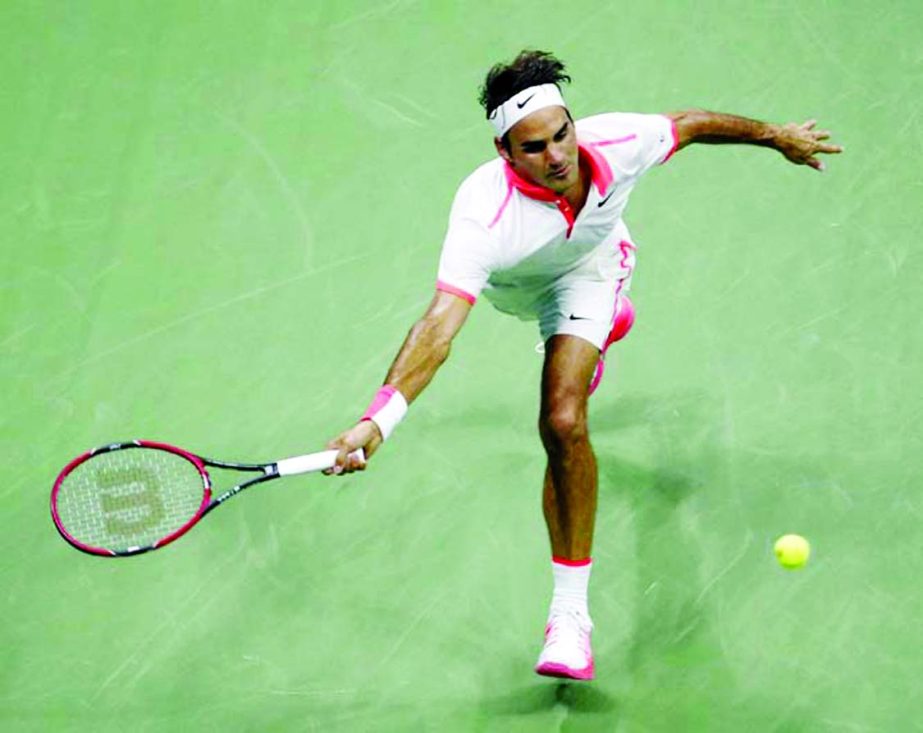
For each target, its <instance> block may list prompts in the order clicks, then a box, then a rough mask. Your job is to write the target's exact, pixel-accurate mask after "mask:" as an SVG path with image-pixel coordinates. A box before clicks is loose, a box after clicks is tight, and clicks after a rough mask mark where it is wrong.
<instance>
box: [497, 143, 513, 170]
mask: <svg viewBox="0 0 923 733" xmlns="http://www.w3.org/2000/svg"><path fill="white" fill-rule="evenodd" d="M494 147H495V148H496V149H497V154H498V155H499V156H500V157H501V158H503V160H505V161H506V162H507V163H509V164H510V165H513V159H512V158H511V157H510V154H509V152H507V149H506V148H505V147H503V141H502V140H501V139H500V138H499V137H495V138H494Z"/></svg>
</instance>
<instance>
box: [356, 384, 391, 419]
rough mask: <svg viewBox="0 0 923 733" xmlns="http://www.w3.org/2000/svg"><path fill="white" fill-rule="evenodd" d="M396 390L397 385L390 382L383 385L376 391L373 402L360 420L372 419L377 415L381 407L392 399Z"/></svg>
mask: <svg viewBox="0 0 923 733" xmlns="http://www.w3.org/2000/svg"><path fill="white" fill-rule="evenodd" d="M395 392H397V387H392V386H391V385H390V384H386V385H385V386H384V387H381V388H380V389H379V390H378V391H377V392H376V393H375V397H374V399H373V400H372V404H370V405H369V406H368V408H367V409H366V411H365V412H364V413H363V415H362V417H361V418H359V422H362V421H363V420H371V419H372V418H373V417H375V415H377V414H378V412H379V411H380V410H381V408H382V407H384V406H385V405H387V404H388V400H390V399H391V396H392V395H393V394H394V393H395Z"/></svg>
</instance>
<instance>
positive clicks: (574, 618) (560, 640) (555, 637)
mask: <svg viewBox="0 0 923 733" xmlns="http://www.w3.org/2000/svg"><path fill="white" fill-rule="evenodd" d="M592 631H593V622H592V621H591V620H590V617H589V616H588V615H586V614H585V613H583V612H581V611H578V610H577V609H575V608H561V609H556V608H552V609H551V613H550V614H549V615H548V624H547V625H546V626H545V647H544V649H542V653H541V654H540V655H539V657H538V663H537V664H536V665H535V671H536V672H537V673H538V674H540V675H544V676H546V677H565V678H567V679H572V680H591V679H593V672H594V670H593V650H592V648H591V647H590V634H591V633H592Z"/></svg>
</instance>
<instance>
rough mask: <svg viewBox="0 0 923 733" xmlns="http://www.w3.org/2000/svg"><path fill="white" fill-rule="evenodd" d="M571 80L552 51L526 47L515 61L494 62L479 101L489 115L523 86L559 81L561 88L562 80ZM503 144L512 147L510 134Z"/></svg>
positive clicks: (504, 138)
mask: <svg viewBox="0 0 923 733" xmlns="http://www.w3.org/2000/svg"><path fill="white" fill-rule="evenodd" d="M569 81H570V77H569V76H568V75H567V74H565V73H564V64H563V63H562V62H561V61H559V60H558V59H556V58H555V57H554V56H553V55H552V54H550V53H548V52H547V51H530V50H525V51H522V52H520V54H519V55H518V56H517V57H516V58H515V59H513V61H512V63H509V64H494V66H493V67H492V68H491V70H490V71H488V72H487V78H486V79H485V80H484V85H483V86H482V87H481V92H480V95H479V96H478V101H479V102H480V103H481V106H482V107H483V108H484V112H485V113H486V116H487V117H488V118H489V117H490V113H491V112H493V111H494V110H495V109H496V108H497V107H499V106H500V105H501V104H503V103H504V102H505V101H506V100H507V99H509V98H510V97H512V96H514V95H516V94H518V93H519V92H521V91H522V90H523V89H528V88H529V87H532V86H537V85H539V84H556V85H557V86H558V87H559V88H560V86H561V83H562V82H569ZM568 116H569V115H568ZM503 145H504V147H505V148H506V149H507V150H509V149H510V142H509V135H504V136H503Z"/></svg>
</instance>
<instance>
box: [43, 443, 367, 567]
mask: <svg viewBox="0 0 923 733" xmlns="http://www.w3.org/2000/svg"><path fill="white" fill-rule="evenodd" d="M351 455H352V456H355V457H356V458H358V459H359V460H360V461H364V460H365V455H364V453H363V452H362V449H359V450H357V451H355V452H354V453H352V454H351ZM336 456H337V451H335V450H327V451H321V452H319V453H309V454H307V455H303V456H295V457H294V458H285V459H283V460H281V461H276V462H275V463H262V464H255V463H227V462H225V461H213V460H210V459H208V458H202V457H201V456H197V455H195V454H194V453H190V452H189V451H186V450H183V449H182V448H177V447H175V446H172V445H167V444H166V443H155V442H151V441H147V440H132V441H130V442H128V443H113V444H111V445H106V446H103V447H102V448H96V449H95V450H91V451H89V452H88V453H84V454H83V455H82V456H79V457H77V458H75V459H74V460H73V461H71V462H70V463H69V464H67V466H65V468H64V470H63V471H61V473H60V474H59V475H58V478H57V480H56V481H55V482H54V488H52V490H51V518H52V519H53V520H54V524H55V527H57V528H58V532H60V533H61V536H62V537H63V538H64V539H65V540H67V542H69V543H70V544H71V545H73V546H74V547H76V548H77V549H78V550H82V551H83V552H88V553H90V554H91V555H103V556H105V557H125V556H129V555H138V554H140V553H142V552H148V551H149V550H157V549H160V548H161V547H164V546H166V545H168V544H170V543H171V542H173V540H175V539H178V538H180V537H182V536H183V535H184V534H186V532H188V531H189V530H190V529H192V528H193V527H194V526H195V525H196V524H197V523H198V522H199V520H201V519H202V517H204V516H205V515H206V514H208V513H209V512H210V511H211V510H212V509H214V508H215V507H216V506H219V505H220V504H223V503H224V502H226V501H227V500H228V499H230V498H231V497H232V496H236V495H237V494H239V493H240V492H241V491H243V490H244V489H246V488H249V487H250V486H253V485H255V484H260V483H263V482H265V481H271V480H272V479H276V478H279V477H280V476H293V475H295V474H299V473H308V472H311V471H323V470H324V469H327V468H332V467H333V466H334V464H335V463H336ZM208 467H214V468H221V469H231V470H234V471H243V472H248V473H254V474H258V475H256V476H254V477H253V478H251V479H249V480H247V481H243V482H241V483H239V484H237V485H236V486H233V487H231V488H230V489H228V490H227V491H225V492H224V493H221V494H219V495H218V496H214V497H213V496H212V480H211V477H210V476H209V475H208V470H207V468H208Z"/></svg>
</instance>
